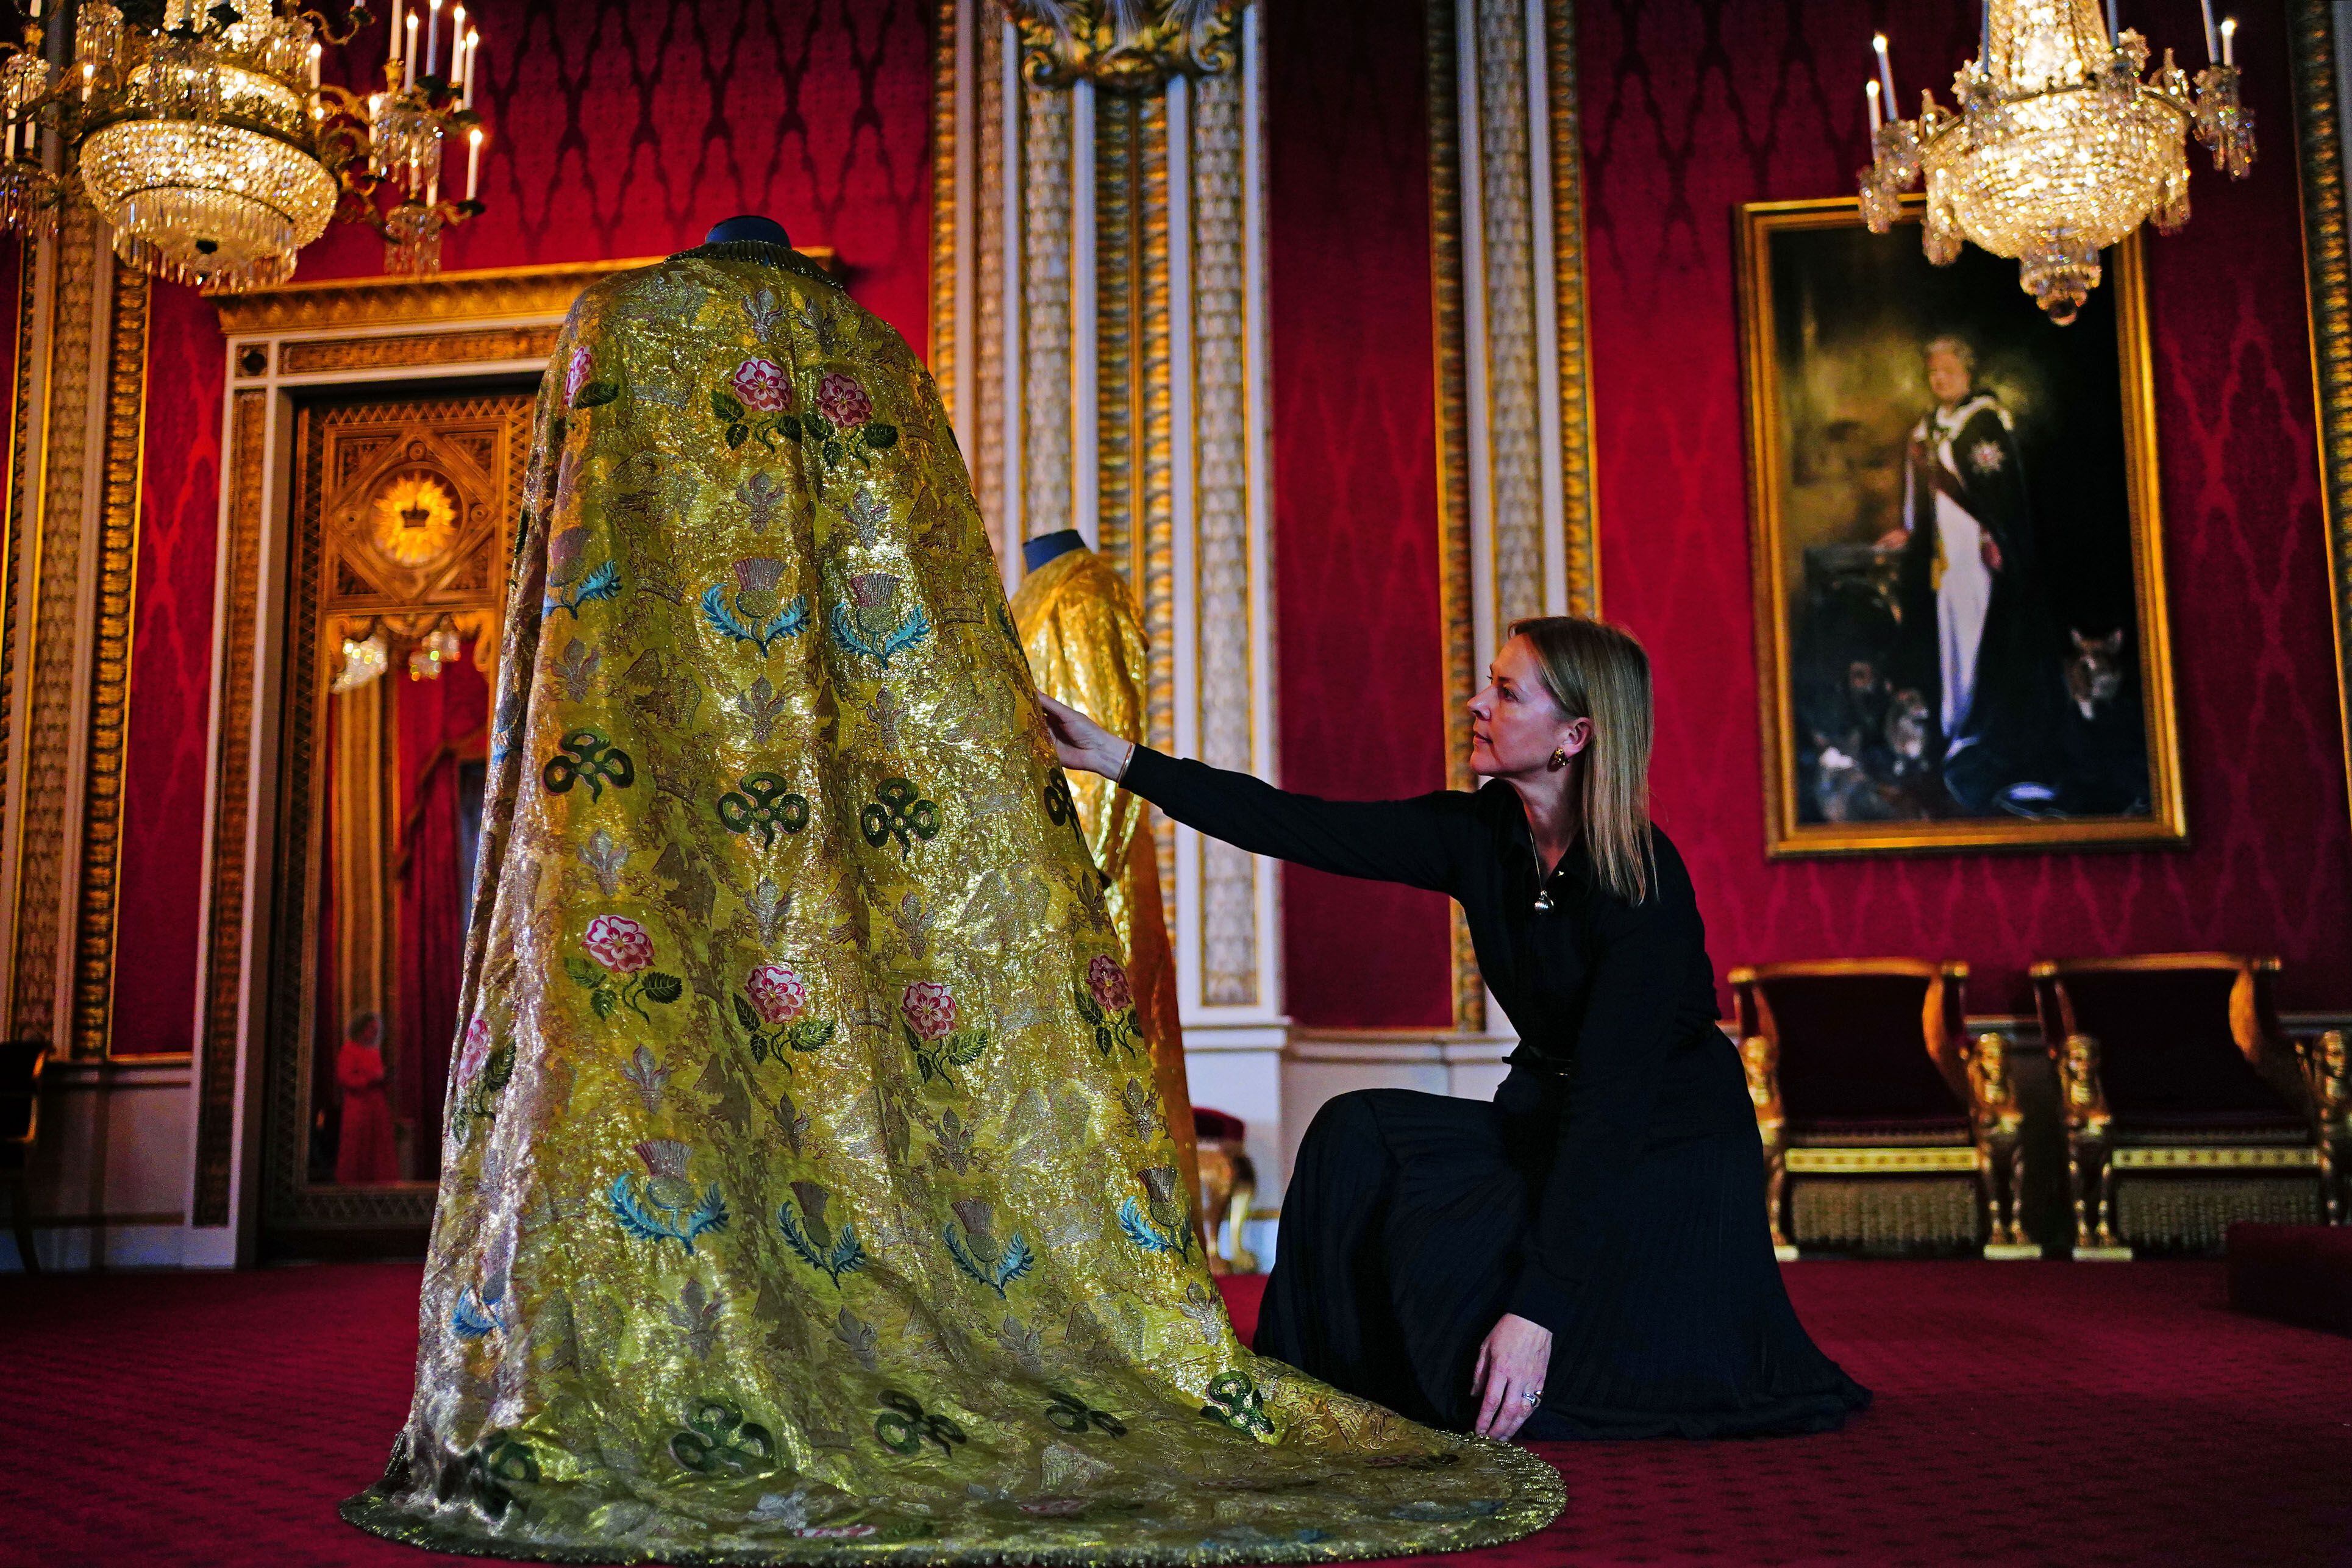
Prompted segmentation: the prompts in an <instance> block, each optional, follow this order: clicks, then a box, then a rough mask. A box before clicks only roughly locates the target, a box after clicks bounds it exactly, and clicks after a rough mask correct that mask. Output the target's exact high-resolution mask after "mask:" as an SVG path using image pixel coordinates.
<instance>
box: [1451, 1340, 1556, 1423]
mask: <svg viewBox="0 0 2352 1568" xmlns="http://www.w3.org/2000/svg"><path fill="white" fill-rule="evenodd" d="M1550 1367H1551V1331H1550V1330H1549V1329H1547V1328H1545V1327H1544V1326H1543V1325H1542V1324H1541V1323H1534V1322H1529V1321H1528V1320H1527V1319H1525V1318H1522V1317H1517V1316H1516V1315H1514V1314H1512V1313H1509V1312H1506V1313H1504V1314H1503V1316H1502V1319H1501V1321H1498V1322H1496V1325H1495V1326H1494V1328H1493V1329H1492V1330H1490V1331H1488V1332H1487V1335H1486V1343H1484V1344H1482V1345H1480V1346H1479V1347H1478V1370H1477V1371H1476V1372H1475V1373H1473V1374H1472V1376H1471V1379H1470V1392H1471V1393H1472V1394H1474V1395H1475V1396H1476V1398H1477V1400H1478V1421H1477V1424H1476V1426H1474V1427H1472V1428H1471V1429H1472V1430H1473V1431H1475V1432H1476V1433H1477V1434H1478V1435H1479V1436H1482V1437H1496V1438H1500V1439H1501V1440H1502V1441H1504V1442H1506V1443H1507V1442H1509V1441H1510V1440H1511V1439H1512V1438H1513V1437H1515V1436H1517V1435H1518V1430H1519V1428H1520V1427H1521V1426H1526V1425H1527V1420H1528V1416H1530V1415H1534V1414H1535V1413H1536V1400H1535V1399H1529V1398H1528V1397H1527V1396H1528V1394H1534V1395H1536V1396H1537V1398H1538V1399H1539V1398H1541V1397H1542V1394H1543V1384H1544V1373H1546V1372H1547V1371H1549V1369H1550Z"/></svg>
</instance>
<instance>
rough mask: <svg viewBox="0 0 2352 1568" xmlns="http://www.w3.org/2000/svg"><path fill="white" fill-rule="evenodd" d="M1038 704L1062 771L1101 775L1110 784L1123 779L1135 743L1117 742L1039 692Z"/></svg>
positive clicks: (1065, 705) (1103, 731) (1081, 717)
mask: <svg viewBox="0 0 2352 1568" xmlns="http://www.w3.org/2000/svg"><path fill="white" fill-rule="evenodd" d="M1037 700H1038V702H1039V703H1040V704H1042V705H1043V706H1044V708H1045V728H1046V730H1047V731H1049V732H1051V734H1052V735H1053V737H1054V752H1055V755H1056V756H1058V757H1060V758H1061V759H1062V765H1063V766H1064V767H1066V768H1079V769H1082V770H1084V771H1085V772H1087V773H1100V774H1102V776H1103V777H1105V778H1107V779H1109V780H1111V781H1112V782H1113V783H1117V782H1118V780H1119V779H1120V778H1121V777H1122V776H1124V775H1125V773H1127V760H1128V758H1129V757H1131V756H1133V755H1134V754H1135V742H1132V741H1122V740H1120V739H1119V738H1118V736H1117V735H1114V734H1112V733H1111V732H1110V731H1108V730H1106V729H1104V728H1103V727H1102V726H1101V725H1099V724H1097V723H1096V722H1095V721H1093V720H1091V719H1089V718H1087V716H1086V715H1085V714H1083V713H1081V712H1079V711H1078V710H1076V709H1075V708H1073V707H1071V706H1070V705H1069V704H1068V703H1066V702H1056V701H1055V700H1053V699H1052V698H1050V697H1048V696H1046V695H1045V693H1044V692H1042V691H1041V692H1039V693H1038V694H1037Z"/></svg>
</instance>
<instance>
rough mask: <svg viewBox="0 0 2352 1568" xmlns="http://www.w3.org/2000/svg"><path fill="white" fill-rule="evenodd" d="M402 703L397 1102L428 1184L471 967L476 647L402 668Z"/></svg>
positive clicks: (480, 693)
mask: <svg viewBox="0 0 2352 1568" xmlns="http://www.w3.org/2000/svg"><path fill="white" fill-rule="evenodd" d="M384 679H387V680H390V681H393V682H395V683H396V685H395V689H394V690H395V694H394V697H393V707H394V735H395V737H396V740H395V751H394V767H395V769H396V770H397V773H396V775H395V776H396V777H397V778H398V779H399V781H400V800H399V806H400V846H399V851H398V858H397V860H396V862H395V867H396V869H395V872H394V879H395V881H396V882H397V884H398V887H399V926H398V944H399V954H400V993H399V1001H398V1005H397V1006H396V1007H395V1009H394V1011H395V1012H396V1013H397V1014H398V1016H399V1033H400V1049H399V1051H398V1054H397V1065H396V1068H395V1071H394V1078H395V1079H396V1092H395V1095H394V1103H395V1105H397V1106H398V1107H399V1114H400V1115H401V1116H402V1117H403V1118H404V1119H413V1123H414V1126H415V1150H416V1153H415V1166H416V1169H415V1170H414V1171H412V1172H410V1173H409V1174H410V1175H411V1176H412V1177H414V1178H415V1179H416V1180H418V1181H428V1182H429V1181H437V1180H438V1179H439V1178H440V1174H441V1117H442V1101H443V1098H444V1093H445V1091H446V1088H447V1084H448V1078H449V1054H450V1050H451V1048H452V1047H453V1046H454V1045H455V1043H456V1040H457V1022H458V1020H457V986H458V977H459V971H460V969H461V968H462V967H463V965H464V963H465V924H466V910H465V907H464V900H463V889H464V883H463V874H462V873H461V871H460V869H459V868H458V865H457V844H458V838H459V824H458V815H457V814H458V810H459V792H458V787H457V774H458V769H459V767H460V765H461V764H462V763H466V762H467V761H468V760H471V759H475V758H478V757H480V756H481V755H482V751H483V742H484V738H485V734H486V726H487V723H488V717H489V709H490V689H489V685H488V682H487V681H485V680H484V679H482V676H481V674H480V672H479V671H478V670H476V669H475V668H474V664H473V646H472V645H471V644H470V643H469V644H467V648H466V653H465V655H464V657H462V658H458V659H457V660H455V661H454V662H452V663H450V664H448V665H445V666H444V667H443V668H442V671H441V675H440V677H439V679H434V680H411V679H408V678H407V676H406V675H405V674H404V672H401V671H398V670H395V671H394V673H392V674H390V675H387V676H386V677H384Z"/></svg>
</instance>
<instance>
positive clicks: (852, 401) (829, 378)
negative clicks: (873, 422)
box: [816, 370, 874, 430]
mask: <svg viewBox="0 0 2352 1568" xmlns="http://www.w3.org/2000/svg"><path fill="white" fill-rule="evenodd" d="M816 407H817V412H818V413H820V414H822V415H824V416H825V418H826V420H827V421H828V422H830V423H831V424H833V425H834V426H837V427H838V428H840V429H843V430H854V429H856V427H857V426H860V425H863V424H865V423H866V421H867V420H868V419H871V418H873V417H874V400H873V399H872V398H870V397H868V396H866V389H865V388H864V387H862V386H860V385H858V384H856V382H854V381H852V380H850V379H849V377H847V376H845V375H844V374H841V373H840V372H839V371H837V370H835V371H827V372H826V373H825V376H824V380H823V381H820V382H818V383H817V384H816Z"/></svg>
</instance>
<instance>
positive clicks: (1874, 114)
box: [1862, 81, 1886, 142]
mask: <svg viewBox="0 0 2352 1568" xmlns="http://www.w3.org/2000/svg"><path fill="white" fill-rule="evenodd" d="M1862 91H1863V96H1864V97H1865V98H1867V99H1869V100H1870V139H1871V140H1872V141H1874V142H1875V141H1876V140H1878V128H1879V127H1880V126H1882V125H1884V124H1885V123H1886V118H1885V114H1884V113H1882V112H1881V111H1880V110H1879V107H1878V84H1877V83H1876V82H1874V81H1866V82H1864V83H1863V84H1862Z"/></svg>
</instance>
